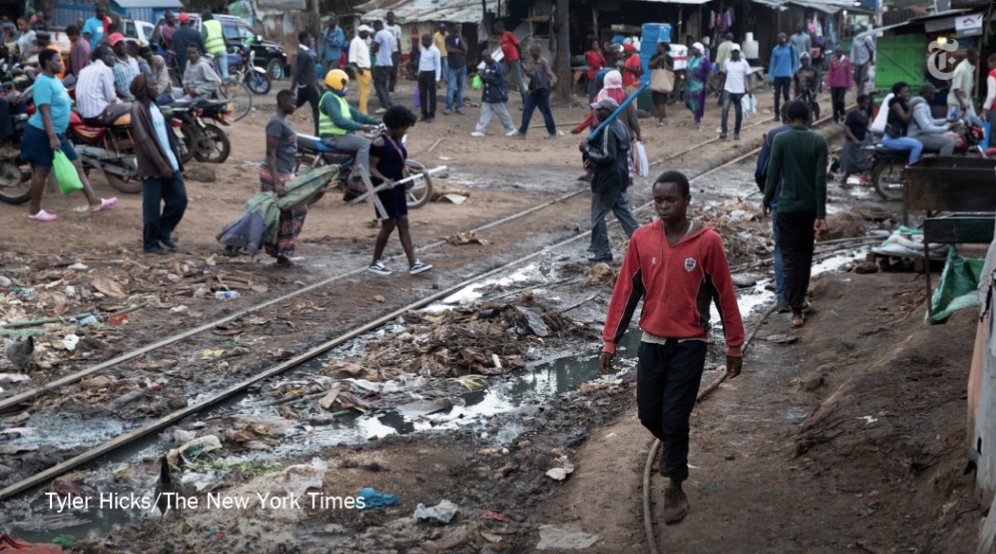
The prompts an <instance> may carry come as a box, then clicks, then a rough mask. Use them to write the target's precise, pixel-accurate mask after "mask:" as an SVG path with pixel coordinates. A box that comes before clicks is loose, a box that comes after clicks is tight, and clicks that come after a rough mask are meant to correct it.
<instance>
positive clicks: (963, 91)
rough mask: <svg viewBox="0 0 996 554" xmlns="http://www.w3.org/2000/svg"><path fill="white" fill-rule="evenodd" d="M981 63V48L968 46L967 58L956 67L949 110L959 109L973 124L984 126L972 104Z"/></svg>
mask: <svg viewBox="0 0 996 554" xmlns="http://www.w3.org/2000/svg"><path fill="white" fill-rule="evenodd" d="M978 63H979V50H978V49H977V48H976V47H974V46H969V47H968V52H967V54H966V56H965V59H964V60H962V61H961V63H959V64H958V66H957V67H956V68H955V72H954V77H952V78H951V92H949V93H948V111H950V110H951V108H957V109H958V115H959V116H961V115H967V116H968V118H969V120H971V121H972V123H973V124H975V125H978V126H980V127H981V126H982V120H981V119H979V117H978V116H977V115H976V114H975V106H974V105H973V104H972V90H973V88H974V87H975V66H976V64H978Z"/></svg>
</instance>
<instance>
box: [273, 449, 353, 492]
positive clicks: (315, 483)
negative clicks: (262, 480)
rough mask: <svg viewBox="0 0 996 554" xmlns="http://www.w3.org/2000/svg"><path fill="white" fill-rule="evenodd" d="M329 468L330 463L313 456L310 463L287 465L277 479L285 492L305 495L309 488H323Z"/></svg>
mask: <svg viewBox="0 0 996 554" xmlns="http://www.w3.org/2000/svg"><path fill="white" fill-rule="evenodd" d="M328 469H329V466H328V464H326V463H325V462H324V461H323V460H322V459H321V458H312V459H311V463H310V464H298V465H293V466H289V467H287V468H286V469H284V470H283V471H282V472H280V474H279V475H278V476H277V477H275V479H276V481H277V483H278V484H280V486H282V488H283V490H284V492H286V493H288V494H293V495H296V496H304V495H305V493H307V492H308V489H320V488H322V480H323V479H324V478H325V472H326V471H328ZM364 490H365V489H364Z"/></svg>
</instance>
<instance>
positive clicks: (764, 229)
mask: <svg viewBox="0 0 996 554" xmlns="http://www.w3.org/2000/svg"><path fill="white" fill-rule="evenodd" d="M691 217H692V218H694V219H696V220H699V221H703V222H706V223H712V224H713V225H715V226H716V232H717V233H719V235H720V236H721V237H723V246H724V247H725V248H726V258H727V260H728V261H729V263H730V264H731V265H740V264H744V263H751V262H756V261H757V258H758V255H759V254H760V255H767V254H768V252H769V251H770V250H771V248H773V243H770V244H769V242H770V240H771V227H770V223H765V222H764V221H762V218H761V212H760V205H759V204H757V203H753V202H746V201H744V200H733V201H730V202H726V203H724V204H722V205H715V204H711V205H707V206H705V207H703V208H702V209H701V210H694V213H692V214H691Z"/></svg>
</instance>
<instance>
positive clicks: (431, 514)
mask: <svg viewBox="0 0 996 554" xmlns="http://www.w3.org/2000/svg"><path fill="white" fill-rule="evenodd" d="M459 509H460V508H459V506H457V505H456V504H454V503H452V502H450V501H449V500H445V499H444V500H443V501H442V502H440V503H439V504H436V505H435V506H432V507H430V508H426V507H425V504H422V503H419V505H418V507H416V508H415V514H414V515H413V517H414V518H415V519H434V520H436V521H438V522H440V523H444V524H445V523H449V522H451V521H453V518H454V517H456V513H457V511H458V510H459Z"/></svg>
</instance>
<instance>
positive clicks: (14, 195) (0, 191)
mask: <svg viewBox="0 0 996 554" xmlns="http://www.w3.org/2000/svg"><path fill="white" fill-rule="evenodd" d="M11 119H12V121H11V123H12V124H13V129H14V135H13V137H12V140H13V142H14V144H20V143H21V138H22V137H23V136H24V130H25V128H27V126H28V115H27V114H18V115H13V116H11ZM30 198H31V167H30V165H29V164H28V163H27V162H26V161H24V160H22V159H21V158H20V155H15V156H13V157H8V156H4V155H2V154H0V200H2V201H4V202H7V203H8V204H22V203H24V202H27V201H28V200H29V199H30Z"/></svg>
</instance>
